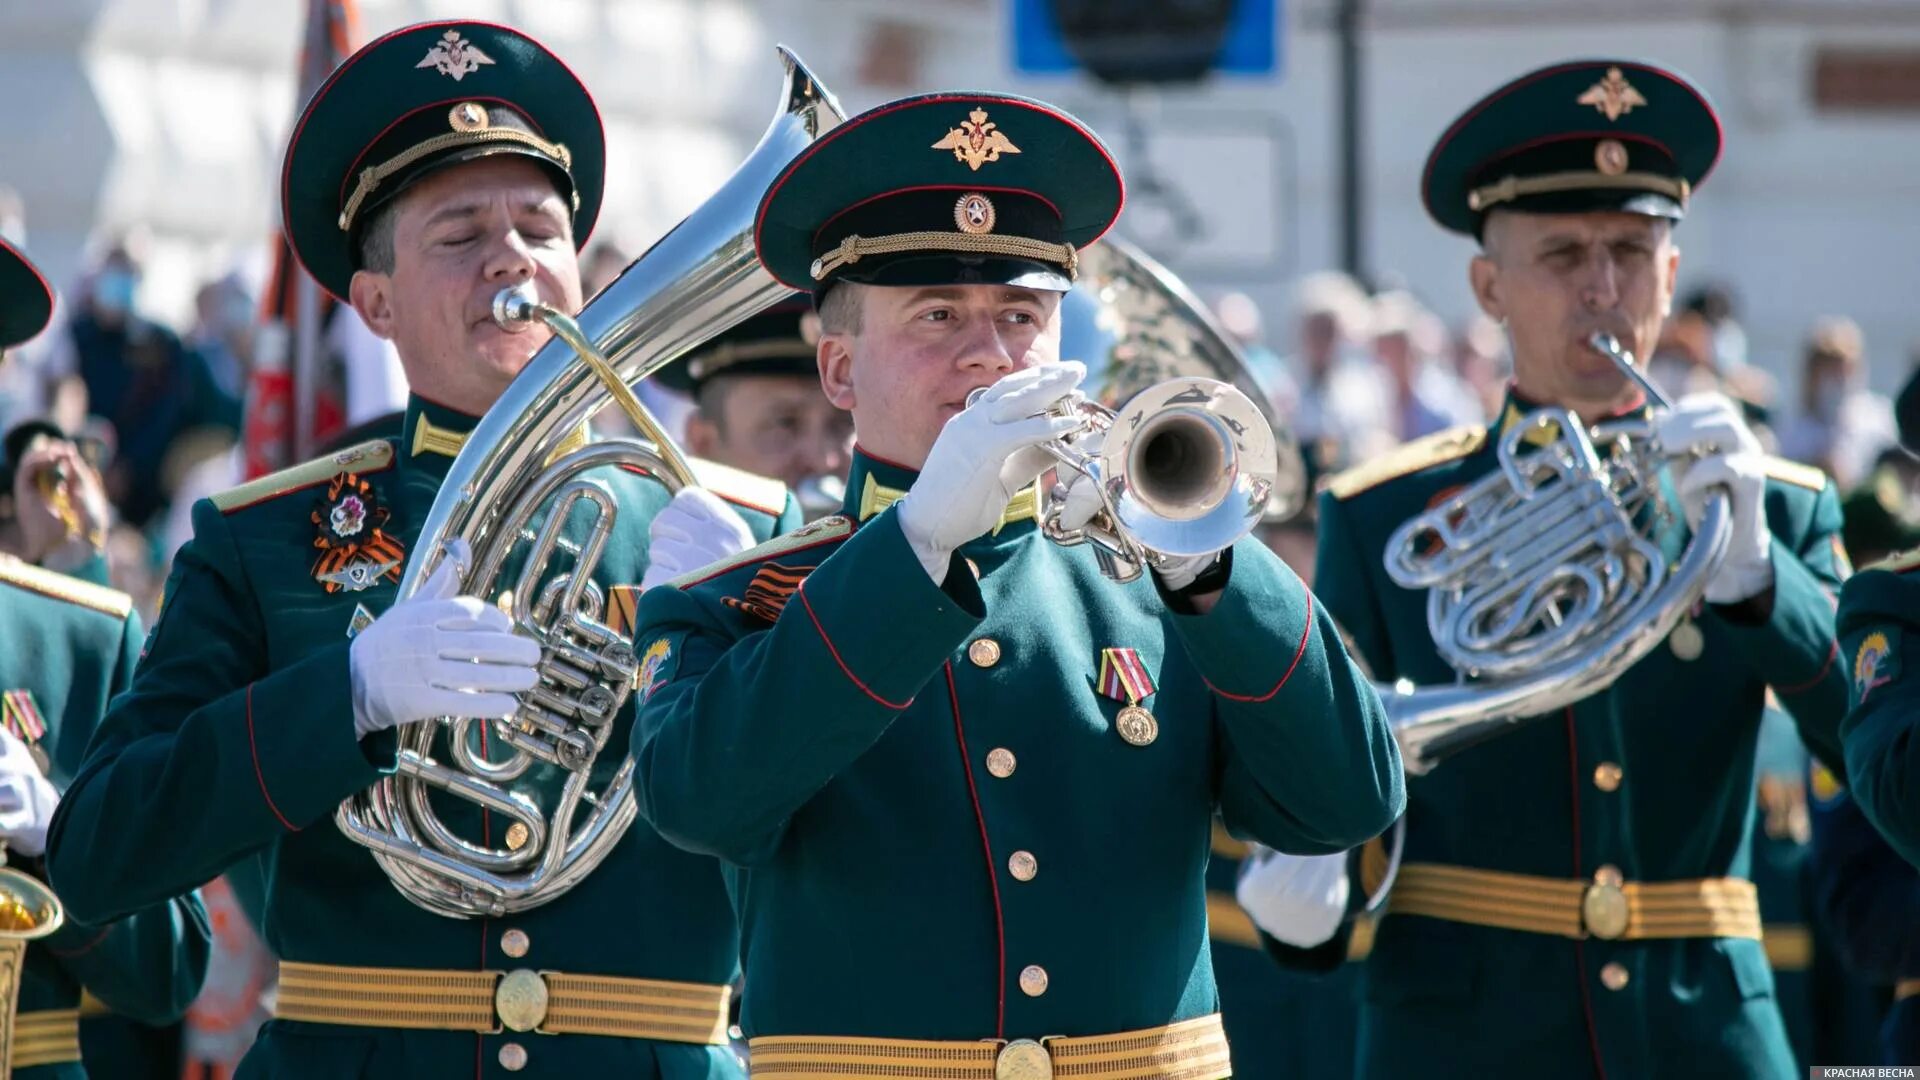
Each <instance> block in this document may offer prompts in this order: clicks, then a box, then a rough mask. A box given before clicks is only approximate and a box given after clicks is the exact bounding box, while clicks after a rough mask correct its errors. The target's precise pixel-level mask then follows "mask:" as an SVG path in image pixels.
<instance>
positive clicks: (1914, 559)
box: [1860, 547, 1920, 574]
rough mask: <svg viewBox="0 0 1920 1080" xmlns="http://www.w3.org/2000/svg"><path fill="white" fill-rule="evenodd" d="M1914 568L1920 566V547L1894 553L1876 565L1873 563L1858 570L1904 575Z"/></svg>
mask: <svg viewBox="0 0 1920 1080" xmlns="http://www.w3.org/2000/svg"><path fill="white" fill-rule="evenodd" d="M1916 566H1920V547H1917V548H1909V549H1908V550H1906V551H1900V552H1895V553H1894V554H1892V555H1889V556H1887V557H1886V558H1884V559H1881V560H1880V561H1879V562H1877V563H1873V564H1872V565H1870V566H1863V567H1861V568H1860V569H1862V570H1885V571H1886V572H1888V573H1890V574H1904V573H1906V572H1907V571H1909V570H1911V569H1913V568H1914V567H1916Z"/></svg>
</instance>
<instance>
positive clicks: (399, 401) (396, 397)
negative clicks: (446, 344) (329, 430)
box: [326, 304, 407, 427]
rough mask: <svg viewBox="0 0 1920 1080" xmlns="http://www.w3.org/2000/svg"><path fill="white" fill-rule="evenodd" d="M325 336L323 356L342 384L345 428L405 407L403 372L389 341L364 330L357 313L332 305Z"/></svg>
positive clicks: (405, 390)
mask: <svg viewBox="0 0 1920 1080" xmlns="http://www.w3.org/2000/svg"><path fill="white" fill-rule="evenodd" d="M326 335H327V343H326V351H327V355H328V358H329V359H330V360H331V361H332V362H333V364H335V365H337V370H338V372H339V379H340V382H341V384H342V385H341V398H342V400H343V401H344V402H345V406H346V419H345V421H344V423H345V424H346V426H348V427H351V426H353V425H355V424H361V423H365V422H366V421H368V420H371V419H373V418H374V417H376V416H385V415H386V414H388V413H390V412H394V411H395V410H398V409H404V408H406V407H407V373H406V372H404V371H402V370H401V369H400V353H399V352H398V351H397V350H395V349H394V347H393V342H391V341H388V340H386V339H385V338H383V337H381V336H379V335H378V334H375V333H374V332H373V331H372V330H369V329H367V324H366V323H365V322H364V321H363V320H362V319H361V318H360V313H359V312H357V311H355V310H353V308H351V307H349V306H347V305H346V304H335V305H333V314H332V316H330V317H329V318H328V320H327V330H326Z"/></svg>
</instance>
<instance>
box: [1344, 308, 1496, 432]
mask: <svg viewBox="0 0 1920 1080" xmlns="http://www.w3.org/2000/svg"><path fill="white" fill-rule="evenodd" d="M1372 316H1373V317H1372V319H1371V320H1370V328H1371V329H1372V331H1373V355H1374V358H1375V359H1376V360H1378V361H1379V363H1380V370H1381V372H1382V373H1384V374H1385V376H1386V380H1387V387H1388V392H1389V394H1391V399H1390V408H1391V409H1392V413H1391V417H1392V431H1393V434H1394V436H1395V437H1396V438H1398V439H1399V440H1400V441H1401V442H1406V441H1408V440H1410V439H1417V438H1420V437H1421V436H1423V435H1431V434H1433V433H1434V432H1436V431H1445V430H1446V429H1447V428H1450V427H1458V426H1460V425H1462V424H1478V423H1480V422H1482V421H1484V420H1485V419H1486V416H1487V414H1486V410H1484V409H1483V408H1481V406H1480V403H1479V401H1478V400H1477V399H1476V398H1475V397H1474V395H1473V392H1472V391H1471V390H1469V389H1468V388H1467V385H1466V383H1464V382H1463V381H1461V379H1460V377H1459V376H1458V375H1455V374H1454V373H1453V371H1452V370H1450V369H1449V368H1447V367H1446V366H1444V365H1442V364H1440V363H1439V362H1438V358H1439V355H1440V351H1441V349H1443V348H1445V346H1446V327H1445V324H1443V323H1441V321H1440V317H1439V316H1438V315H1435V314H1434V313H1433V312H1431V311H1428V310H1427V309H1426V307H1425V306H1423V305H1422V304H1421V303H1420V301H1418V300H1416V299H1414V297H1413V294H1411V293H1406V292H1388V293H1382V294H1380V295H1379V296H1378V297H1375V298H1374V302H1373V313H1372Z"/></svg>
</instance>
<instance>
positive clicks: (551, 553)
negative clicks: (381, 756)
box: [334, 49, 842, 918]
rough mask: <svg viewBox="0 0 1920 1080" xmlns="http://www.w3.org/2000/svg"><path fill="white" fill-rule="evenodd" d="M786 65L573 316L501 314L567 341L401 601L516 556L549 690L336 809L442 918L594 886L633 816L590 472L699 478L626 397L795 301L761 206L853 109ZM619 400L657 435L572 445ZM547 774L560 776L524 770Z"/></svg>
mask: <svg viewBox="0 0 1920 1080" xmlns="http://www.w3.org/2000/svg"><path fill="white" fill-rule="evenodd" d="M780 56H781V59H782V61H783V63H784V65H785V68H786V82H785V86H784V89H783V90H782V96H781V100H780V108H779V111H778V112H777V113H776V114H775V116H774V118H773V122H772V124H770V125H769V126H768V128H767V130H766V133H765V134H764V135H762V136H761V139H760V142H759V144H758V145H757V146H755V148H754V150H753V152H752V153H751V154H750V155H748V157H747V159H746V160H745V161H744V162H743V163H742V164H741V165H740V166H739V168H737V169H736V170H735V171H734V173H733V175H732V176H731V177H730V178H729V179H728V180H727V182H726V183H725V184H724V185H723V186H722V187H721V188H720V190H719V191H718V192H716V193H715V194H714V195H713V196H712V197H711V198H710V199H709V200H708V201H707V202H706V203H705V204H704V205H702V206H701V207H700V208H699V209H697V210H696V211H694V213H693V214H692V215H691V216H689V217H688V218H687V219H686V220H684V221H682V222H681V223H680V224H679V225H677V226H676V227H675V228H674V229H673V230H672V231H671V232H669V233H668V234H667V235H666V236H664V237H662V238H661V239H660V241H659V242H658V243H656V244H654V246H653V247H652V248H650V249H649V250H648V251H647V252H646V253H645V254H643V255H641V256H640V258H639V259H637V260H635V261H634V263H633V265H631V266H629V267H628V268H627V269H626V271H625V272H624V273H622V274H621V276H620V278H619V279H618V280H617V281H615V282H614V283H613V284H612V285H609V286H608V287H607V288H606V289H605V290H603V291H602V292H601V293H600V294H599V295H598V296H596V297H595V298H594V300H593V302H592V303H590V304H588V305H587V306H586V307H585V308H584V309H582V310H581V312H580V315H579V318H578V321H577V322H576V321H575V320H574V319H572V318H569V317H568V316H567V315H566V314H565V313H563V312H560V311H556V310H554V309H552V308H550V307H547V306H545V305H542V304H540V303H538V302H537V301H536V300H535V299H534V298H533V297H532V296H531V295H530V294H527V293H523V292H519V291H515V290H508V291H506V292H503V293H502V294H501V295H500V296H499V297H497V298H496V299H495V301H494V317H495V319H496V321H498V322H500V323H501V324H502V325H503V326H507V327H509V328H511V327H515V326H524V325H527V324H529V323H532V322H535V321H538V322H541V323H544V324H545V325H547V326H549V327H550V328H551V329H552V330H553V334H554V337H553V340H551V341H549V342H548V343H547V344H546V345H545V346H543V347H542V348H541V349H540V351H539V352H538V353H536V354H535V355H534V357H533V359H532V360H531V361H530V362H529V363H528V365H527V367H526V369H525V370H523V371H522V372H521V373H520V375H519V376H518V377H517V378H516V379H515V380H514V381H513V383H512V385H510V386H509V387H508V388H507V391H506V393H505V394H504V395H503V396H502V397H501V398H500V400H499V401H498V402H496V403H495V404H494V406H493V408H491V409H490V410H488V412H487V414H486V416H484V417H483V418H482V419H481V421H480V423H479V425H478V426H477V427H476V428H475V429H474V431H473V433H472V434H471V435H470V436H469V437H468V438H467V441H466V444H465V445H464V446H463V447H462V448H461V450H460V453H459V456H458V457H456V458H455V459H454V462H453V465H452V467H451V469H450V470H449V472H448V474H447V478H446V482H445V483H444V484H443V485H442V486H441V488H440V492H439V494H438V496H437V497H436V498H435V499H434V503H433V508H432V510H431V511H430V512H429V513H428V516H427V520H426V523H425V526H424V527H423V528H422V529H421V532H420V537H419V540H418V541H417V546H416V549H415V550H416V551H417V552H419V553H420V557H418V558H414V559H412V560H409V561H408V563H407V567H406V571H405V576H404V578H403V579H402V580H401V583H400V590H399V596H400V597H401V598H405V597H408V596H411V595H413V593H414V592H415V591H417V590H418V589H419V588H420V586H421V584H422V583H424V582H425V581H426V579H427V576H428V575H429V574H430V573H431V572H432V571H433V569H434V567H435V565H436V564H437V563H438V562H439V560H440V559H441V558H443V557H444V550H443V546H444V545H445V544H446V543H447V542H448V541H450V540H452V539H454V538H456V537H459V538H463V539H465V540H466V541H467V543H468V544H469V545H470V547H471V550H472V552H473V565H472V566H471V567H468V568H466V570H465V572H464V573H463V574H462V576H461V591H462V592H463V593H466V594H468V595H474V596H483V597H490V596H494V595H496V594H497V592H496V591H497V590H499V589H500V586H501V584H502V582H501V578H502V576H503V570H504V568H505V567H506V566H507V565H508V562H509V557H510V556H519V557H521V559H522V569H521V570H520V571H519V573H518V574H517V575H515V577H514V579H513V580H512V581H511V583H510V584H511V588H510V589H509V590H507V591H506V593H505V595H503V596H502V601H501V602H502V605H503V607H505V608H507V609H509V610H508V614H509V616H510V617H511V618H512V620H513V623H514V627H515V629H516V631H518V632H520V633H523V634H525V635H527V636H528V637H531V638H533V639H534V640H536V641H538V642H539V643H540V645H541V659H540V665H539V670H540V676H541V677H540V683H539V685H538V686H536V687H535V688H534V689H532V690H530V691H527V692H526V693H524V694H521V695H518V697H519V707H518V708H517V709H516V710H515V712H514V714H513V715H512V716H510V717H506V718H479V717H444V718H441V719H438V720H430V721H423V722H419V723H412V724H404V725H401V727H400V728H399V729H398V732H399V748H398V753H397V758H396V766H397V767H396V769H395V771H394V772H393V773H392V774H391V775H389V776H387V777H384V778H382V779H381V780H380V781H379V782H377V783H376V784H374V785H373V786H372V787H371V788H369V789H367V790H366V791H364V792H361V793H360V794H358V795H355V796H353V797H352V798H350V799H348V800H347V801H345V802H343V803H342V804H341V805H340V808H339V810H338V811H337V812H336V813H335V815H334V820H335V823H336V824H337V825H338V826H339V828H340V829H341V831H342V832H344V833H345V834H346V835H347V837H348V838H349V839H351V840H353V841H354V842H356V843H359V844H362V845H364V846H366V847H367V848H369V849H371V850H372V852H373V857H374V859H375V860H376V861H377V862H378V863H379V865H380V867H381V869H382V870H383V871H385V873H386V874H387V876H388V877H389V878H390V879H391V880H392V881H393V883H394V886H395V887H396V888H398V889H399V890H400V892H401V893H402V894H403V895H405V896H406V897H407V898H408V899H409V900H411V901H413V902H414V903H415V904H417V905H419V906H420V907H422V908H425V909H426V910H428V911H431V912H434V913H436V914H439V915H445V916H448V917H451V918H469V917H474V916H487V917H491V916H499V915H503V914H507V913H511V912H516V911H524V910H527V909H529V908H533V907H538V906H539V905H541V904H544V903H547V902H548V901H550V900H553V899H554V898H556V897H558V896H560V895H562V894H563V893H565V892H566V891H567V890H568V889H570V888H572V887H573V886H574V885H575V884H577V883H578V882H579V881H580V880H581V879H582V878H584V877H586V876H587V874H589V873H591V872H592V870H593V869H594V867H595V866H597V865H599V863H600V862H601V860H603V859H604V858H605V857H606V855H607V853H608V852H609V851H611V850H612V848H613V845H614V844H615V843H617V842H618V841H619V839H620V837H621V836H622V835H624V833H625V832H626V830H627V828H628V826H630V825H631V824H632V822H633V819H634V816H635V814H636V812H637V805H636V803H635V799H634V792H633V768H634V766H633V762H632V760H631V759H629V760H627V761H625V762H623V763H621V764H620V765H619V766H618V767H617V768H614V769H611V770H607V769H605V768H602V769H601V770H598V771H599V772H600V773H604V774H606V775H605V776H604V782H603V783H602V784H601V785H600V786H599V787H598V788H597V789H596V788H595V787H594V783H595V781H596V779H597V778H596V775H595V774H596V769H595V765H596V763H597V762H598V761H599V758H600V754H601V752H602V751H603V750H604V749H605V748H606V745H607V743H608V741H609V739H610V737H611V735H612V732H613V727H614V723H613V721H614V717H615V716H616V714H617V713H618V712H619V710H620V708H621V706H622V705H623V704H624V703H625V701H626V698H627V695H628V693H629V691H630V689H631V688H632V686H633V682H634V678H635V675H636V672H637V671H638V668H639V661H638V660H637V658H636V657H635V655H634V649H633V642H632V641H631V640H630V639H629V638H628V637H626V636H625V635H622V634H620V633H618V632H616V631H615V630H613V629H612V628H611V627H610V626H608V625H607V621H606V618H605V616H604V613H605V611H606V598H605V597H604V596H603V595H601V591H600V589H599V587H598V586H596V585H595V584H594V583H593V582H592V580H591V579H592V573H593V570H594V568H595V566H597V565H598V563H599V561H600V556H601V553H602V551H603V550H604V547H605V545H606V543H607V541H608V538H609V537H610V536H611V534H612V529H613V524H614V520H615V515H616V514H617V513H618V508H617V507H616V506H615V505H614V502H613V498H612V496H611V494H610V493H609V492H608V491H607V490H606V489H605V488H604V487H602V486H601V485H600V484H599V483H597V482H596V481H594V480H592V479H590V478H588V477H586V476H585V475H583V474H585V473H587V472H589V471H591V470H594V469H599V468H603V467H606V466H609V465H618V464H637V465H640V466H642V467H644V468H646V469H647V470H648V471H650V472H653V473H654V474H655V475H656V476H661V477H663V478H664V479H667V480H668V483H667V486H668V487H669V488H672V489H674V490H678V489H679V488H680V487H682V486H685V485H689V484H692V483H693V477H692V474H691V472H690V471H689V470H688V469H687V466H686V462H685V460H684V459H683V458H682V457H681V455H680V453H679V451H678V450H677V449H676V448H674V446H673V444H672V443H671V441H670V440H668V439H667V438H666V436H665V434H664V433H663V432H661V431H660V429H659V426H658V424H657V423H655V422H654V421H653V419H652V417H651V416H649V415H647V412H646V409H645V407H644V406H642V405H641V404H640V402H639V401H638V399H637V398H636V397H635V396H634V394H633V393H632V391H631V389H630V387H631V385H632V384H634V383H637V382H639V381H640V380H641V379H644V378H646V377H647V376H648V375H649V374H651V373H653V372H654V371H657V370H659V369H660V368H661V367H663V366H665V365H666V364H668V363H670V362H672V361H673V360H675V359H677V358H679V357H680V356H683V355H685V354H686V353H687V352H688V351H689V350H690V349H692V348H694V347H695V346H697V345H699V344H700V343H701V342H703V341H706V340H707V339H709V338H711V337H713V336H714V335H715V334H718V333H721V332H723V331H725V330H726V329H728V328H729V327H731V326H733V325H734V324H736V323H738V322H740V321H741V320H743V319H745V318H747V317H749V316H751V315H752V314H754V313H755V312H757V311H759V310H761V309H763V308H765V307H766V306H768V305H769V304H771V303H773V302H775V301H776V300H778V299H780V298H781V297H782V296H784V295H786V293H788V292H789V291H790V290H788V289H787V288H786V287H785V286H782V285H780V284H778V283H777V282H775V281H774V280H773V278H772V277H771V276H770V275H769V274H768V273H767V272H766V271H765V270H764V269H762V268H761V266H760V263H759V260H758V259H757V257H756V256H755V254H754V247H753V238H752V226H753V213H754V208H755V207H756V206H757V205H758V204H759V200H760V196H761V194H762V193H763V192H765V191H766V189H767V185H768V184H769V183H771V182H772V180H773V178H774V176H775V175H776V174H777V173H778V171H779V170H780V169H781V168H783V167H785V166H786V164H787V163H788V162H789V161H790V160H792V158H793V157H794V155H795V154H797V153H798V152H799V151H800V150H801V149H802V148H803V147H805V146H806V145H807V144H808V143H810V142H812V141H813V140H814V139H815V138H817V137H819V136H820V135H821V134H822V133H824V132H825V131H827V130H828V129H830V128H832V127H833V126H834V125H835V124H837V123H839V122H840V120H841V118H842V113H841V110H840V107H839V104H838V103H837V102H836V101H834V99H833V96H832V95H831V94H830V93H828V92H827V90H826V88H825V87H822V86H821V85H820V84H819V82H818V81H817V80H815V79H814V77H813V75H812V73H810V72H809V71H808V70H807V68H806V67H805V65H803V64H802V63H801V62H800V60H799V58H798V57H796V56H794V55H793V54H792V53H791V52H788V51H787V50H785V49H781V50H780ZM609 401H612V402H614V403H615V404H617V405H618V406H619V407H620V408H621V409H622V410H623V411H625V412H626V413H627V415H628V418H629V419H630V420H632V421H633V422H634V424H635V427H636V428H638V430H640V431H641V432H642V433H644V434H646V435H648V436H649V437H650V438H651V440H652V441H651V442H642V441H629V440H609V441H600V442H592V443H587V444H586V445H584V446H580V445H578V440H577V439H576V438H575V437H574V433H576V432H578V431H580V430H582V429H583V426H584V425H585V424H586V423H587V421H588V420H590V419H591V418H592V417H593V416H594V415H595V414H596V413H598V412H599V411H600V410H601V409H602V408H603V407H605V406H606V405H607V404H608V402H609ZM581 509H585V510H586V511H587V513H588V515H589V517H588V520H590V521H591V527H590V529H589V530H588V532H587V536H586V538H585V539H584V540H578V541H576V540H573V539H569V538H567V537H565V536H563V535H562V527H563V526H565V525H567V524H568V523H569V522H570V521H571V520H578V519H579V517H580V515H579V514H577V513H576V511H577V510H581ZM487 747H492V748H494V750H493V753H491V754H490V753H489V752H488V751H487V749H486V748H487ZM536 763H538V764H540V765H542V766H546V767H547V768H542V769H541V770H540V771H539V774H537V775H536V776H534V777H528V776H527V775H526V774H527V773H528V772H529V770H531V769H533V768H534V766H535V765H536ZM556 772H557V776H558V779H557V780H554V779H551V778H552V777H553V776H554V775H555V773H556ZM436 791H438V792H442V793H445V794H446V795H448V796H452V797H453V798H455V799H458V800H463V801H465V802H467V803H471V804H476V805H478V806H480V807H481V808H483V809H485V810H488V811H491V812H493V813H497V814H500V815H502V816H503V817H504V818H505V819H506V821H507V823H508V824H507V828H506V830H505V833H504V836H503V837H502V839H503V840H504V844H499V843H492V842H489V841H488V840H487V839H486V838H484V837H483V838H473V837H469V836H462V835H459V834H458V833H456V832H455V830H453V829H452V828H451V827H449V825H448V824H447V823H446V822H445V821H444V820H443V819H442V818H441V817H440V815H439V814H438V813H437V812H436V811H435V809H434V806H433V804H432V803H431V801H430V796H431V795H432V794H433V793H434V792H436Z"/></svg>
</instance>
